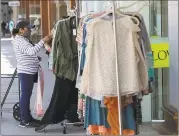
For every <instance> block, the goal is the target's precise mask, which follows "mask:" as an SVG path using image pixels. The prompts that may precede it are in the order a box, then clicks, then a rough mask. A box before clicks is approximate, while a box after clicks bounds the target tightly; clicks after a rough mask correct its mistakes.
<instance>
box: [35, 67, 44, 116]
mask: <svg viewBox="0 0 179 136" xmlns="http://www.w3.org/2000/svg"><path fill="white" fill-rule="evenodd" d="M43 92H44V72H43V70H42V69H41V68H39V71H38V83H37V95H36V102H35V106H34V111H35V114H36V115H37V117H42V116H43V114H44V110H43V105H42V101H43Z"/></svg>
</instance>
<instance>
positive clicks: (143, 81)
mask: <svg viewBox="0 0 179 136" xmlns="http://www.w3.org/2000/svg"><path fill="white" fill-rule="evenodd" d="M116 24H117V25H116V29H117V37H118V38H117V46H118V50H117V51H118V56H117V57H118V61H119V63H118V67H119V68H120V70H119V88H120V92H121V95H130V94H135V93H137V92H140V91H141V90H146V89H148V74H147V65H146V62H145V60H144V58H143V56H142V52H141V49H140V45H139V43H138V35H137V32H139V31H140V29H139V27H138V26H137V25H136V24H134V23H133V21H132V20H131V17H130V16H125V17H122V18H120V19H118V20H117V23H116ZM87 33H88V35H87V47H86V62H85V67H84V70H83V75H82V85H81V86H82V87H81V90H80V91H81V93H84V94H85V95H87V96H90V97H92V96H100V95H101V96H117V94H118V93H117V87H116V85H117V83H116V69H115V67H116V61H115V60H116V58H115V55H114V54H115V44H114V40H111V39H113V37H114V33H113V23H112V20H103V19H95V20H94V21H92V22H90V23H89V24H88V25H87ZM92 98H93V97H92Z"/></svg>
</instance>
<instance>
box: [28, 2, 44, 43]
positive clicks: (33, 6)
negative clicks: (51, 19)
mask: <svg viewBox="0 0 179 136" xmlns="http://www.w3.org/2000/svg"><path fill="white" fill-rule="evenodd" d="M29 22H30V24H32V25H35V28H34V29H33V30H32V35H31V40H32V41H33V42H34V43H37V42H38V41H39V40H40V38H41V35H42V28H41V27H42V26H41V13H40V1H29Z"/></svg>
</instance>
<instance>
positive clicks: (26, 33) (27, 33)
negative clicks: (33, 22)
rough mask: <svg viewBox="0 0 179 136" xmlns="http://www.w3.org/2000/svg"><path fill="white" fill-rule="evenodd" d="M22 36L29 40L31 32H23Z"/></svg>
mask: <svg viewBox="0 0 179 136" xmlns="http://www.w3.org/2000/svg"><path fill="white" fill-rule="evenodd" d="M23 36H24V37H25V38H27V39H30V36H31V31H30V30H28V31H25V32H24V33H23Z"/></svg>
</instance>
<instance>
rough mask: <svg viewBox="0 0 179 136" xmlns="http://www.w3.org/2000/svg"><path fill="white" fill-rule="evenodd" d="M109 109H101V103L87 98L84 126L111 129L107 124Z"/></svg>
mask: <svg viewBox="0 0 179 136" xmlns="http://www.w3.org/2000/svg"><path fill="white" fill-rule="evenodd" d="M106 119H107V109H106V108H104V107H101V101H98V100H95V99H92V98H90V97H86V104H85V120H84V126H85V128H88V127H89V125H98V126H104V127H106V128H110V126H109V124H108V122H107V120H106Z"/></svg>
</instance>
